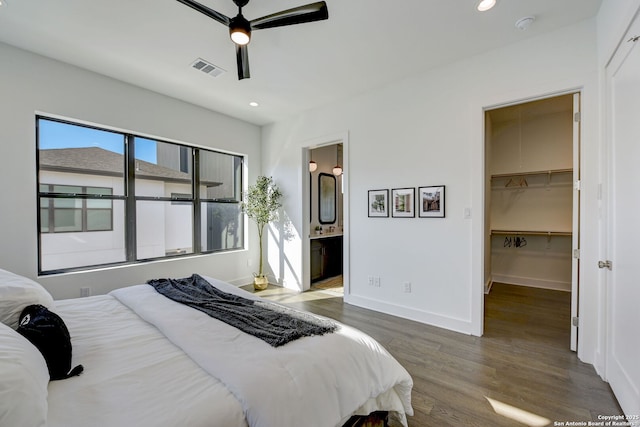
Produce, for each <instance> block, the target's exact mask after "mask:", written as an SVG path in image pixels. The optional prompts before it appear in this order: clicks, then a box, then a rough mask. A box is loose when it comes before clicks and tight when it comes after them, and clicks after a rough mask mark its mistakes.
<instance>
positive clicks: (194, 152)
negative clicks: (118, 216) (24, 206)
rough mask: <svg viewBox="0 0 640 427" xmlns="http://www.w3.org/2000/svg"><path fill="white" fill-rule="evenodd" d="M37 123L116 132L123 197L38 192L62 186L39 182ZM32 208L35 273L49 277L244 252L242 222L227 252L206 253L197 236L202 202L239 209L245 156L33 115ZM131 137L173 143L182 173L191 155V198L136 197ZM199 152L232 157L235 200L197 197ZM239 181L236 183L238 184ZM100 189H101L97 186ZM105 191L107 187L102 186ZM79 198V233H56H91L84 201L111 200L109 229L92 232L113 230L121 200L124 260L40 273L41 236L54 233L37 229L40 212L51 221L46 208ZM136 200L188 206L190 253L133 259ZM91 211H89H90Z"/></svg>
mask: <svg viewBox="0 0 640 427" xmlns="http://www.w3.org/2000/svg"><path fill="white" fill-rule="evenodd" d="M41 120H47V121H52V122H58V123H62V124H67V125H71V126H79V127H85V128H89V129H95V130H99V131H106V132H112V133H116V134H118V135H122V136H123V137H124V155H123V162H124V176H123V180H124V189H125V190H124V195H114V194H113V191H112V194H111V195H102V194H87V192H86V188H98V187H95V186H78V185H74V186H76V187H83V191H84V192H83V193H82V194H77V193H57V192H42V191H41V189H40V188H41V187H40V186H41V184H42V185H45V184H47V185H49V189H51V188H52V186H53V185H62V184H49V183H41V182H40V159H39V153H40V130H39V124H40V121H41ZM35 123H36V206H37V233H38V274H40V275H53V274H59V273H66V272H71V271H89V270H94V269H97V268H104V267H109V266H118V265H130V264H139V263H148V262H156V261H161V260H164V259H168V258H176V257H192V256H197V255H202V254H212V253H218V252H229V251H237V250H244V249H245V233H246V230H245V227H244V221H241V227H242V228H241V229H240V230H239V234H240V238H239V240H240V242H241V245H240V246H239V247H234V248H228V249H212V250H211V249H210V250H203V249H202V248H203V242H202V235H201V226H200V224H201V220H202V214H203V213H202V212H201V206H202V203H203V202H216V203H230V204H235V205H238V206H240V204H241V203H242V201H243V194H244V192H243V189H244V179H245V176H244V175H245V174H244V162H245V156H244V155H241V154H233V153H228V152H224V151H222V150H216V149H209V148H202V147H196V146H192V145H188V144H185V143H178V142H174V141H166V140H163V139H161V138H149V137H147V136H143V135H138V134H135V133H132V132H126V131H116V130H113V129H107V128H103V127H99V126H94V125H87V124H83V123H77V122H74V121H72V120H65V119H59V118H53V117H50V116H45V115H36V120H35ZM135 138H143V139H152V140H153V141H156V142H159V143H167V144H173V145H176V146H178V147H179V161H180V171H183V172H184V169H185V168H186V165H187V163H188V161H187V160H185V157H186V156H188V155H189V154H188V153H191V156H192V158H193V163H192V164H193V167H192V170H191V191H192V194H191V197H185V195H184V194H172V195H171V196H169V197H154V196H137V195H136V192H135V182H136V177H135V174H136V173H135V172H136V158H135V143H134V140H135ZM201 152H211V153H216V154H222V155H228V156H231V157H232V158H233V161H234V167H236V168H237V170H234V172H233V180H234V183H235V185H234V187H236V188H237V191H236V192H235V193H236V194H235V195H236V197H235V198H224V199H209V198H204V197H201V196H200V191H199V186H200V164H199V159H200V153H201ZM238 181H239V182H238ZM100 188H102V187H100ZM105 188H108V187H105ZM69 198H72V199H81V200H82V204H83V209H82V212H83V213H82V217H83V219H82V222H83V230H82V231H79V230H77V231H59V232H56V233H67V232H71V233H84V232H94V231H93V230H85V226H86V218H85V216H86V211H85V209H84V207H86V204H87V203H86V202H87V200H92V199H93V200H111V203H112V204H111V209H112V214H111V230H96V231H95V232H99V231H113V221H114V216H113V201H114V200H122V201H124V204H125V207H124V215H125V218H124V223H125V227H124V234H125V235H124V241H125V257H126V260H125V261H120V262H107V263H102V264H94V265H86V266H79V267H67V268H58V269H53V270H43V269H42V235H43V234H56V233H53V232H52V231H47V232H43V231H42V229H41V213H42V209H47V210H48V214H49V218H51V217H52V216H51V212H50V211H49V209H51V208H52V207H53V205H54V200H56V199H69ZM42 199H49V201H48V204H49V206H46V207H45V206H41V200H42ZM139 201H154V202H155V201H157V202H171V203H178V204H191V205H192V210H191V211H192V242H193V251H192V252H188V253H177V254H170V255H165V256H161V257H154V258H138V256H137V242H136V203H137V202H139ZM90 209H91V208H90ZM52 228H53V223H51V222H49V229H50V230H52Z"/></svg>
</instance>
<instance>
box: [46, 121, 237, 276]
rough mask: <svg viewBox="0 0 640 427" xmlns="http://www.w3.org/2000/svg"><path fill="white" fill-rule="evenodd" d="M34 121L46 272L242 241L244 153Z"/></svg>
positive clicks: (201, 250)
mask: <svg viewBox="0 0 640 427" xmlns="http://www.w3.org/2000/svg"><path fill="white" fill-rule="evenodd" d="M36 122H37V155H38V212H39V214H38V224H39V225H38V230H39V272H40V273H54V272H59V271H67V270H78V269H86V268H92V267H96V266H103V265H113V264H124V263H132V262H140V261H147V260H153V259H159V258H166V257H171V256H181V255H186V254H196V253H198V254H199V253H207V252H215V251H223V250H231V249H241V248H243V247H244V234H243V232H244V230H243V221H242V215H241V210H240V202H241V197H242V196H241V195H242V165H243V158H242V156H237V155H231V154H226V153H220V152H216V151H211V150H205V149H202V148H194V147H190V146H187V145H183V144H176V143H170V142H166V141H160V140H154V139H149V138H143V137H140V136H137V135H133V134H128V133H123V132H115V131H112V130H106V129H98V128H95V127H89V126H85V125H79V124H74V123H70V122H67V121H61V120H57V119H51V118H47V117H41V116H38V117H37V120H36Z"/></svg>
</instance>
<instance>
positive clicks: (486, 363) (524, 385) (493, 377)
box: [262, 283, 622, 427]
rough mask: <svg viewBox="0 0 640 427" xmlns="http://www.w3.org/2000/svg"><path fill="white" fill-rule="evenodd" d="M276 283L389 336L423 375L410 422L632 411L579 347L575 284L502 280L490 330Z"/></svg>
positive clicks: (497, 421) (385, 340)
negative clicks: (476, 331)
mask: <svg viewBox="0 0 640 427" xmlns="http://www.w3.org/2000/svg"><path fill="white" fill-rule="evenodd" d="M271 291H273V293H272V294H268V295H262V296H265V297H267V298H272V299H274V300H277V301H279V302H282V303H284V304H287V305H290V306H293V307H296V308H300V309H304V310H308V311H311V312H313V313H316V314H320V315H323V316H327V317H331V318H333V319H336V320H338V321H340V322H342V323H345V324H347V325H350V326H353V327H355V328H358V329H360V330H362V331H364V332H365V333H367V334H369V335H371V336H372V337H373V338H375V339H376V340H378V341H379V342H380V343H381V344H382V345H383V346H385V348H387V350H389V352H390V353H391V354H393V356H394V357H395V358H396V359H397V360H398V361H399V362H400V363H401V364H402V365H403V366H404V367H405V368H406V369H407V371H408V372H409V373H410V374H411V376H412V378H413V380H414V388H413V393H412V402H413V403H412V406H413V408H414V411H415V415H414V416H413V417H409V426H410V427H430V426H437V427H441V426H455V427H460V426H477V427H486V426H498V427H501V426H505V427H511V426H521V425H534V424H533V421H523V420H522V419H520V420H516V419H513V418H510V417H508V416H505V415H501V414H499V413H498V412H500V408H511V409H512V412H513V411H515V413H518V411H520V414H521V415H522V414H525V415H526V414H529V415H531V416H534V417H535V416H537V417H541V418H537V422H538V424H535V425H545V424H539V422H540V420H541V419H542V420H544V419H546V420H547V421H548V424H547V425H553V423H554V421H562V422H566V421H584V422H586V421H597V420H598V418H597V417H598V415H620V414H622V411H621V409H620V407H619V405H618V403H617V401H616V399H615V397H614V395H613V393H612V392H611V389H610V388H609V386H608V384H607V383H605V382H604V381H602V380H601V379H600V377H599V376H598V375H597V374H596V372H595V370H594V369H593V367H592V366H591V365H588V364H585V363H582V362H580V361H579V360H578V358H577V356H576V354H575V353H574V352H571V351H570V350H569V340H570V327H569V322H570V315H571V313H570V304H571V302H570V298H571V295H570V294H569V293H567V292H561V291H551V290H544V289H535V288H527V287H522V286H512V285H504V284H499V283H496V284H494V285H493V287H492V290H491V292H490V294H489V295H487V296H486V297H485V334H484V336H482V337H474V336H470V335H465V334H460V333H456V332H452V331H448V330H445V329H441V328H437V327H433V326H428V325H424V324H421V323H418V322H413V321H410V320H406V319H401V318H397V317H394V316H389V315H386V314H383V313H378V312H375V311H371V310H367V309H363V308H360V307H355V306H350V305H348V304H344V303H343V300H342V298H339V297H336V295H335V293H334V294H329V293H326V294H322V290H318V291H314V292H318V293H316V294H314V293H313V292H306V293H303V294H290V293H291V291H288V290H282V289H281V288H280V290H278V289H271ZM492 402H493V403H492ZM493 405H496V407H497V408H498V409H495V408H494V406H493ZM497 411H498V412H497ZM516 418H517V417H516Z"/></svg>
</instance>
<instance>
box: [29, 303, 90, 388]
mask: <svg viewBox="0 0 640 427" xmlns="http://www.w3.org/2000/svg"><path fill="white" fill-rule="evenodd" d="M17 331H18V333H20V334H21V335H22V336H24V337H25V338H26V339H28V340H29V341H30V342H31V344H33V345H34V346H36V347H37V348H38V350H40V353H42V355H43V356H44V360H45V361H46V362H47V368H49V377H50V378H51V380H63V379H65V378H69V377H72V376H75V375H80V374H81V373H82V371H83V370H84V368H83V367H82V365H78V366H76V367H75V368H73V369H71V336H70V335H69V330H68V329H67V326H66V325H65V324H64V321H63V320H62V318H61V317H60V316H58V315H57V314H55V313H53V312H51V311H49V309H47V307H45V306H43V305H39V304H34V305H29V306H27V307H25V308H24V310H22V313H21V314H20V325H19V326H18V329H17ZM70 370H71V371H70Z"/></svg>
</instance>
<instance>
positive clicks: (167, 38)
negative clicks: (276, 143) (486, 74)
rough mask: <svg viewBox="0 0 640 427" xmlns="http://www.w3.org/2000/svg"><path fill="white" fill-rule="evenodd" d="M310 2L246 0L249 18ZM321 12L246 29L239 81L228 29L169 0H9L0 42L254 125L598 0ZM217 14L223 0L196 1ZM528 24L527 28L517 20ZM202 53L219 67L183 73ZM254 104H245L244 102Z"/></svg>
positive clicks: (373, 6) (547, 24) (480, 48)
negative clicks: (322, 16)
mask: <svg viewBox="0 0 640 427" xmlns="http://www.w3.org/2000/svg"><path fill="white" fill-rule="evenodd" d="M313 1H314V0H271V1H258V0H252V1H250V2H249V4H248V5H247V6H245V7H244V8H243V14H244V15H245V17H247V19H249V20H251V19H255V18H258V17H261V16H264V15H268V14H271V13H274V12H277V11H280V10H283V9H289V8H292V7H296V6H300V5H302V4H307V3H312V2H313ZM326 1H327V4H328V9H329V19H328V20H326V21H319V22H313V23H307V24H300V25H295V26H288V27H281V28H272V29H266V30H259V31H254V32H253V35H252V40H251V43H250V45H249V63H250V67H251V78H250V79H245V80H242V81H239V80H238V78H237V73H236V64H235V49H234V45H233V43H232V42H231V40H230V39H229V36H228V34H229V33H228V29H227V28H226V27H225V26H223V25H221V24H219V23H218V22H216V21H214V20H212V19H210V18H208V17H206V16H204V15H202V14H200V13H198V12H196V11H195V10H193V9H191V8H189V7H187V6H185V5H183V4H181V3H179V2H177V1H175V0H111V1H96V0H60V1H54V0H7V2H8V4H7V5H5V6H2V7H0V41H2V42H5V43H7V44H10V45H14V46H17V47H20V48H23V49H26V50H30V51H33V52H36V53H39V54H42V55H45V56H48V57H51V58H55V59H58V60H61V61H64V62H67V63H70V64H74V65H77V66H79V67H82V68H86V69H89V70H92V71H96V72H98V73H101V74H104V75H107V76H110V77H113V78H116V79H119V80H122V81H125V82H128V83H131V84H134V85H137V86H141V87H144V88H147V89H150V90H153V91H156V92H159V93H163V94H166V95H169V96H172V97H175V98H178V99H182V100H184V101H187V102H190V103H193V104H196V105H200V106H202V107H206V108H209V109H212V110H215V111H219V112H223V113H225V114H227V115H230V116H233V117H237V118H240V119H242V120H246V121H248V122H251V123H255V124H258V125H262V124H266V123H269V122H273V121H276V120H279V119H282V118H285V117H287V116H290V115H292V114H295V113H296V112H298V111H301V110H306V109H310V108H314V107H317V106H320V105H325V104H329V103H333V102H339V101H340V100H343V99H346V98H349V97H352V96H354V95H356V94H358V93H362V92H365V91H368V90H370V89H372V88H375V87H379V86H383V85H387V84H389V83H391V82H393V81H397V80H400V79H404V78H407V77H410V76H413V75H417V74H420V73H423V72H425V71H426V70H428V69H430V68H433V67H437V66H441V65H443V64H446V63H450V62H453V61H456V60H458V59H461V58H464V57H468V56H470V55H475V54H479V53H482V52H485V51H487V50H491V49H494V48H497V47H500V46H504V45H507V44H510V43H514V42H517V41H520V40H523V39H525V38H528V37H535V36H537V35H539V34H541V33H544V32H548V31H553V30H555V29H558V28H561V27H563V26H567V25H571V24H574V23H577V22H579V21H582V20H584V19H587V18H590V17H592V16H595V14H596V13H597V11H598V8H599V7H600V3H601V0H498V4H497V6H496V7H495V8H494V9H492V10H490V11H488V12H484V13H479V12H477V11H476V10H475V5H476V2H477V0H395V1H382V0H326ZM201 2H202V3H203V4H205V5H207V6H209V7H211V8H212V9H215V10H217V11H219V12H221V13H223V14H225V15H227V16H230V17H233V16H235V15H236V13H237V8H236V7H235V5H234V4H233V2H232V0H201ZM528 15H534V16H535V17H536V21H535V22H534V24H533V25H532V26H531V27H530V28H529V29H528V30H526V31H522V30H519V29H517V28H515V25H514V24H515V22H516V21H517V20H518V19H520V18H522V17H524V16H528ZM199 57H200V58H203V59H205V60H207V61H210V62H212V63H213V64H215V65H217V66H219V67H221V68H223V69H225V70H227V73H225V74H223V75H222V76H220V77H216V78H214V77H211V76H209V75H206V74H204V73H202V72H200V71H197V70H195V69H193V68H191V63H192V62H193V61H194V60H195V59H197V58H199ZM250 101H256V102H259V103H260V106H259V107H250V106H249V102H250Z"/></svg>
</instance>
